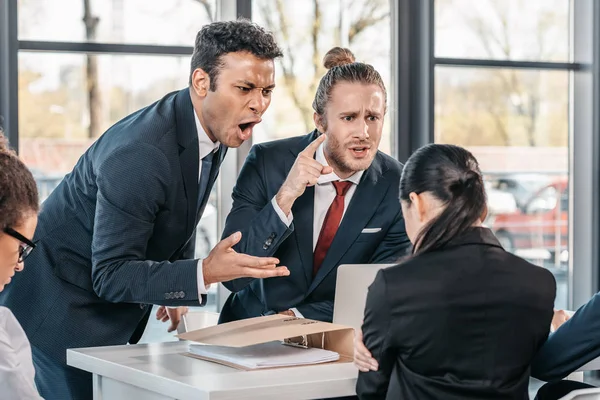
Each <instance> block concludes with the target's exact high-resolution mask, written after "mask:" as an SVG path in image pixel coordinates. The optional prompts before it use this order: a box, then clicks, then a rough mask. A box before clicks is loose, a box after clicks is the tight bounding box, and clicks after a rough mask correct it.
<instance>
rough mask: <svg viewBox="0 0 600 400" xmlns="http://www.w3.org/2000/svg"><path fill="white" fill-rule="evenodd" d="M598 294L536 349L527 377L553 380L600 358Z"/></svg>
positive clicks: (599, 303)
mask: <svg viewBox="0 0 600 400" xmlns="http://www.w3.org/2000/svg"><path fill="white" fill-rule="evenodd" d="M598 332H600V293H596V295H594V297H592V299H591V300H590V301H589V302H587V303H586V304H585V305H583V306H582V307H581V308H580V309H579V310H577V312H576V313H575V314H574V315H573V316H572V317H571V318H570V319H569V320H568V321H567V322H565V323H564V324H563V325H562V326H561V327H560V328H558V329H557V330H556V332H554V333H552V334H551V335H550V336H549V337H548V340H547V341H546V343H544V345H543V346H542V347H541V348H540V350H539V351H538V353H537V355H536V357H535V358H534V360H533V363H532V365H531V375H532V376H533V377H535V378H537V379H540V380H543V381H549V382H551V381H557V380H560V379H563V378H564V377H566V376H567V375H569V374H570V373H572V372H574V371H577V369H579V368H580V367H581V366H583V365H585V364H587V363H588V362H590V361H592V360H594V359H595V358H597V357H599V356H600V334H599V333H598Z"/></svg>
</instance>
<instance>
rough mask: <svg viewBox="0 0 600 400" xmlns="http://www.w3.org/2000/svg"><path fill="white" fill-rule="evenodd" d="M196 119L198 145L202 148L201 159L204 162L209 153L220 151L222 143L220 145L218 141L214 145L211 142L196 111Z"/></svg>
mask: <svg viewBox="0 0 600 400" xmlns="http://www.w3.org/2000/svg"><path fill="white" fill-rule="evenodd" d="M194 119H195V120H196V129H197V130H198V145H199V146H200V147H199V150H200V153H199V159H200V160H202V159H203V158H204V157H206V156H207V155H208V154H209V153H212V152H213V151H215V150H216V149H218V148H219V146H220V145H221V143H219V142H218V141H216V142H214V143H213V141H212V140H210V138H209V137H208V135H207V134H206V131H205V130H204V128H203V127H202V124H201V123H200V119H198V114H196V112H195V111H194Z"/></svg>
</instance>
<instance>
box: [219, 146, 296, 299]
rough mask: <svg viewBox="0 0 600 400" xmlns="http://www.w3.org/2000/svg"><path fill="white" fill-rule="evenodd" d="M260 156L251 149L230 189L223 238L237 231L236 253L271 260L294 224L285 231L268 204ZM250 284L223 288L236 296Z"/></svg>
mask: <svg viewBox="0 0 600 400" xmlns="http://www.w3.org/2000/svg"><path fill="white" fill-rule="evenodd" d="M260 153H261V151H260V147H259V146H253V147H252V149H251V150H250V153H249V154H248V157H247V158H246V162H245V163H244V166H243V167H242V170H241V171H240V175H239V176H238V179H237V182H236V185H235V187H234V188H233V193H232V198H233V206H232V208H231V212H230V213H229V215H228V216H227V220H226V221H225V229H224V230H223V237H224V238H225V237H227V236H229V235H231V234H233V233H234V232H237V231H240V232H242V239H241V240H240V242H239V243H238V244H237V245H236V246H235V247H234V249H235V250H236V251H237V252H239V253H245V254H249V255H253V256H258V257H271V256H273V254H275V252H276V251H277V249H278V248H279V246H280V244H281V243H282V242H283V241H284V240H285V239H287V237H288V236H289V235H290V233H292V232H293V230H294V223H293V222H292V224H291V225H290V226H289V227H288V226H287V224H285V223H284V222H283V221H282V220H281V218H280V217H279V215H277V212H276V211H275V209H274V208H273V205H272V204H271V197H270V196H269V194H268V193H267V188H266V181H265V179H264V175H265V171H266V170H265V168H266V167H265V164H264V158H263V157H262V156H261V154H260ZM253 280H254V278H240V279H234V280H232V281H229V282H223V284H224V285H225V287H226V288H227V289H229V290H231V291H232V292H238V291H240V290H242V289H243V288H244V287H246V286H247V285H248V284H250V282H252V281H253Z"/></svg>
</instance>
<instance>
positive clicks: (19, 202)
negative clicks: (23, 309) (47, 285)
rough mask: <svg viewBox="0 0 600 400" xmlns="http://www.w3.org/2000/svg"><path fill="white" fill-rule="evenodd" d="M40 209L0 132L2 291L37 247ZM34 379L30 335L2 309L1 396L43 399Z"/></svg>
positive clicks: (26, 172)
mask: <svg viewBox="0 0 600 400" xmlns="http://www.w3.org/2000/svg"><path fill="white" fill-rule="evenodd" d="M38 208H39V203H38V192H37V187H36V184H35V180H34V179H33V176H32V175H31V172H30V171H29V170H28V169H27V167H26V166H25V164H23V162H21V160H19V158H18V157H17V156H16V154H14V153H13V152H11V151H10V150H9V149H8V145H7V142H6V139H5V137H4V136H3V135H2V131H0V292H1V291H2V290H4V286H5V285H7V284H8V283H10V280H11V277H12V276H14V274H15V273H16V272H19V271H22V270H23V260H25V258H26V257H27V256H28V255H29V253H30V252H31V251H32V250H33V249H34V248H35V244H34V243H33V242H32V241H31V238H33V234H34V232H35V227H36V225H37V213H38ZM34 376H35V370H34V368H33V362H32V359H31V346H30V345H29V341H28V340H27V336H25V332H23V329H22V328H21V325H19V322H17V319H16V318H15V316H14V315H13V314H12V312H11V311H10V310H9V309H8V308H6V307H0V397H1V398H3V399H19V400H21V399H40V398H41V397H40V396H39V394H38V392H37V389H36V387H35V383H34Z"/></svg>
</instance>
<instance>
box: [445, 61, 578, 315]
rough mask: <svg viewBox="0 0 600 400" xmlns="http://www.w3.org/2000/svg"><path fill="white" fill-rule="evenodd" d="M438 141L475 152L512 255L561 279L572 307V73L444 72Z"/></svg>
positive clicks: (561, 291) (495, 220) (492, 219)
mask: <svg viewBox="0 0 600 400" xmlns="http://www.w3.org/2000/svg"><path fill="white" fill-rule="evenodd" d="M435 82H436V84H435V97H436V102H435V140H436V142H439V143H452V144H457V145H460V146H464V147H466V148H468V149H469V150H470V151H471V152H473V154H474V155H475V156H476V157H477V159H478V160H479V163H480V165H481V168H482V171H483V173H484V175H485V178H486V187H487V192H488V205H489V211H490V213H489V217H488V220H487V221H486V224H487V225H488V226H489V227H490V228H491V229H492V230H494V232H495V233H496V236H497V237H498V239H499V240H500V241H501V243H502V244H503V245H504V247H505V248H506V249H508V250H510V251H513V252H514V253H515V254H517V255H519V256H521V257H523V258H526V259H528V260H530V261H532V262H534V263H536V264H539V265H543V266H545V267H547V268H548V269H549V270H550V271H552V272H553V273H554V275H555V277H556V281H557V285H558V292H557V298H556V307H557V308H566V307H567V279H568V277H567V264H568V257H569V252H568V194H569V193H568V154H569V151H568V145H569V144H568V138H569V128H568V108H569V100H568V96H569V72H566V71H529V70H513V69H495V68H485V69H484V68H481V69H478V68H451V67H441V66H440V67H436V71H435Z"/></svg>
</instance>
